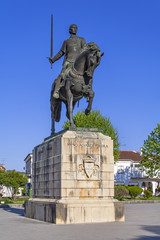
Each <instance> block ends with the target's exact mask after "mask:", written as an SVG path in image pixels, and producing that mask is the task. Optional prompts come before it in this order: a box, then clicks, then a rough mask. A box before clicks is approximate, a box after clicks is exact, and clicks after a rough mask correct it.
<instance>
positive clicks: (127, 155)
mask: <svg viewBox="0 0 160 240" xmlns="http://www.w3.org/2000/svg"><path fill="white" fill-rule="evenodd" d="M142 159H143V158H142V156H141V155H140V152H136V151H120V156H119V159H118V160H119V161H122V160H133V161H135V162H140V161H141V160H142Z"/></svg>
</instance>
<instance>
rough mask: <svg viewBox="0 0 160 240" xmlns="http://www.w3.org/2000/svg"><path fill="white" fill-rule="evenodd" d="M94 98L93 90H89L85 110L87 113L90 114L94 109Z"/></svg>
mask: <svg viewBox="0 0 160 240" xmlns="http://www.w3.org/2000/svg"><path fill="white" fill-rule="evenodd" d="M93 98H94V92H93V91H92V90H90V91H89V92H88V106H87V108H86V110H85V114H86V115H89V114H90V112H91V109H92V102H93Z"/></svg>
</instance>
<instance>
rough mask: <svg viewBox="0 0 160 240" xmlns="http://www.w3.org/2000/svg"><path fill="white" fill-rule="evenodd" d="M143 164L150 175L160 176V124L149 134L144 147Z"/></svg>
mask: <svg viewBox="0 0 160 240" xmlns="http://www.w3.org/2000/svg"><path fill="white" fill-rule="evenodd" d="M142 157H143V159H142V161H141V165H142V166H143V167H144V168H145V170H146V172H147V175H148V176H149V177H160V124H159V123H158V124H157V127H156V128H155V129H154V130H153V131H152V132H151V134H150V135H148V139H147V140H145V141H144V144H143V147H142Z"/></svg>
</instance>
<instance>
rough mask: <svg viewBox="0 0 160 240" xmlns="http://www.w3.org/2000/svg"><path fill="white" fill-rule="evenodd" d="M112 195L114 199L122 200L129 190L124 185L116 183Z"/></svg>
mask: <svg viewBox="0 0 160 240" xmlns="http://www.w3.org/2000/svg"><path fill="white" fill-rule="evenodd" d="M114 195H115V198H116V199H118V200H122V199H123V197H126V196H128V195H129V192H128V190H127V189H126V187H125V186H121V185H117V186H115V187H114Z"/></svg>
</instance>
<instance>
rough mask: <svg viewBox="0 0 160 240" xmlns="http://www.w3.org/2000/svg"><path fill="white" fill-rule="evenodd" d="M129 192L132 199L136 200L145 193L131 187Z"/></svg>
mask: <svg viewBox="0 0 160 240" xmlns="http://www.w3.org/2000/svg"><path fill="white" fill-rule="evenodd" d="M128 191H129V195H130V196H131V198H135V197H137V196H138V195H139V194H141V193H142V192H143V189H142V188H140V187H138V186H129V187H128Z"/></svg>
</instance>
